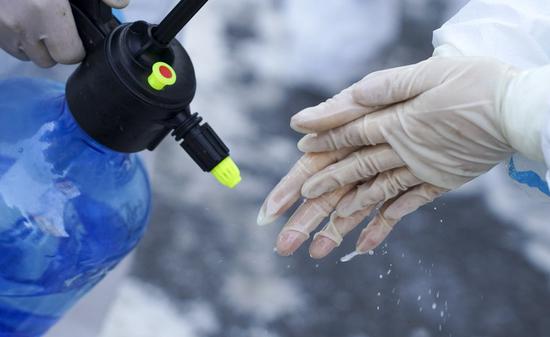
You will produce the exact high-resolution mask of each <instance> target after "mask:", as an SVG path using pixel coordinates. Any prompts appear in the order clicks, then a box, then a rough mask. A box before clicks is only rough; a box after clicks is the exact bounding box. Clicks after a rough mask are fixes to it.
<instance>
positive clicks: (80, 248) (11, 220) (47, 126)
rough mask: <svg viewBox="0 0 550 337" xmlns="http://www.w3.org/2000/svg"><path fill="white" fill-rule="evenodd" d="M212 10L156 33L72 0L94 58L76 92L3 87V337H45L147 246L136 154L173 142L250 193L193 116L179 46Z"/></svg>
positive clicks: (187, 3) (146, 194) (176, 14)
mask: <svg viewBox="0 0 550 337" xmlns="http://www.w3.org/2000/svg"><path fill="white" fill-rule="evenodd" d="M205 3H206V0H201V1H195V0H184V1H181V2H180V3H179V4H178V5H177V6H176V7H175V8H174V10H173V11H172V12H171V13H170V14H169V15H168V16H167V17H166V19H165V20H163V22H162V23H161V24H159V25H158V26H157V25H150V24H148V23H146V22H143V21H140V22H135V23H129V24H124V25H121V24H120V23H119V22H118V21H117V20H116V19H115V18H114V17H113V16H112V14H111V11H110V9H109V8H108V7H107V6H105V5H103V4H102V2H101V1H100V0H71V4H72V7H73V13H74V16H75V20H76V22H77V26H78V28H79V32H80V35H81V37H82V40H83V42H84V44H85V47H86V49H87V56H86V59H85V60H84V61H83V63H82V64H81V65H80V66H79V68H78V69H77V70H76V71H75V73H74V74H73V75H72V76H71V77H70V79H69V81H68V82H67V85H66V87H65V88H64V87H63V86H62V85H60V84H57V83H53V82H48V81H43V80H32V79H11V80H6V81H2V82H0V215H1V217H0V337H15V336H17V337H36V336H42V335H43V334H44V333H45V332H46V331H47V330H48V329H49V328H50V327H51V326H52V325H53V324H55V322H57V321H58V320H59V318H60V317H61V316H62V315H63V313H65V312H66V311H67V310H68V309H69V308H70V307H71V306H72V305H73V304H74V303H75V302H76V301H77V300H78V299H79V298H80V297H82V296H83V295H84V294H85V293H86V292H87V291H89V290H90V289H91V288H92V287H93V286H94V285H96V284H97V283H98V282H99V281H101V279H102V278H103V277H104V276H105V275H106V273H108V272H109V271H110V270H111V269H112V268H114V267H115V266H116V265H117V264H118V263H119V262H120V261H121V260H122V259H123V258H124V257H125V256H126V255H127V254H128V253H129V252H130V251H131V250H132V249H133V248H134V247H135V246H136V244H137V243H138V242H139V240H140V238H141V237H142V236H143V234H144V231H145V228H146V224H147V220H148V215H149V209H150V203H151V200H150V190H149V182H148V178H147V174H146V172H145V169H144V167H143V164H142V163H141V161H140V160H139V158H138V157H137V156H136V155H135V154H134V153H136V152H139V151H142V150H145V149H148V150H154V149H155V147H157V145H158V144H159V143H160V142H161V141H162V140H163V139H164V138H166V137H167V136H168V135H171V136H173V137H174V138H175V139H176V140H177V141H178V142H180V144H181V146H182V148H183V149H184V150H185V151H186V152H187V153H188V154H189V155H190V156H191V157H192V158H193V160H194V161H195V162H196V163H197V164H198V165H199V166H200V167H201V168H202V169H203V170H204V171H207V172H211V173H212V174H213V175H214V176H215V177H216V178H217V179H218V180H219V181H220V182H221V183H222V184H224V185H226V186H228V187H231V188H232V187H235V186H236V185H237V184H238V182H239V181H240V174H239V170H238V168H237V166H236V165H235V164H234V162H233V161H232V160H231V158H230V157H229V150H228V148H227V147H226V146H225V145H224V143H223V142H222V141H221V140H220V138H219V137H218V136H217V135H216V133H215V132H214V131H213V129H212V128H211V127H210V126H209V125H208V124H203V123H202V119H201V118H200V117H199V116H198V114H191V113H190V109H189V104H190V103H191V101H192V99H193V97H194V94H195V86H196V83H195V76H194V70H193V65H192V63H191V60H190V58H189V56H188V55H187V53H186V52H185V50H184V49H183V47H182V46H181V45H180V44H179V43H178V42H177V41H176V40H174V37H175V35H176V34H177V33H178V32H179V31H180V30H181V29H182V28H183V26H184V25H185V24H186V23H187V22H188V21H189V20H190V19H191V18H192V17H193V16H194V15H195V14H196V13H197V12H198V10H199V9H200V8H201V7H202V6H203V5H204V4H205Z"/></svg>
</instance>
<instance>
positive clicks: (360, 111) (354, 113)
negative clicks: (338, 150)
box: [290, 84, 378, 134]
mask: <svg viewBox="0 0 550 337" xmlns="http://www.w3.org/2000/svg"><path fill="white" fill-rule="evenodd" d="M355 86H357V84H355V85H353V86H351V87H350V88H347V89H345V90H344V91H342V92H341V93H339V94H338V95H336V96H334V97H333V98H330V99H329V100H327V101H326V102H323V103H321V104H319V105H317V106H315V107H311V108H307V109H305V110H302V111H300V112H299V113H297V114H296V115H294V116H293V117H292V120H291V121H290V126H291V127H292V129H294V130H295V131H297V132H300V133H304V134H307V133H316V132H323V131H327V130H330V129H334V128H337V127H340V126H342V125H345V124H347V123H349V122H351V121H354V120H356V119H358V118H359V117H362V116H364V115H366V114H369V113H372V112H374V111H376V110H378V108H377V107H365V106H363V105H361V104H359V103H357V102H356V101H355V98H354V97H353V92H354V88H355Z"/></svg>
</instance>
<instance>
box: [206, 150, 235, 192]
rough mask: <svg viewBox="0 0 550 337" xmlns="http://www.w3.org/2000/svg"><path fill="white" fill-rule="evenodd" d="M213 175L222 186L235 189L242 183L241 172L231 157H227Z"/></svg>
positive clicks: (213, 171)
mask: <svg viewBox="0 0 550 337" xmlns="http://www.w3.org/2000/svg"><path fill="white" fill-rule="evenodd" d="M210 173H212V175H213V176H214V177H215V178H216V179H217V180H218V181H219V182H220V184H222V185H224V186H226V187H229V188H235V187H237V185H239V183H240V182H241V180H242V179H241V171H240V170H239V167H238V166H237V164H235V162H234V161H233V159H231V157H227V158H225V159H224V160H222V162H221V163H219V164H218V166H216V167H214V169H213V170H212V171H211V172H210Z"/></svg>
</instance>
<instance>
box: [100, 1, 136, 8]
mask: <svg viewBox="0 0 550 337" xmlns="http://www.w3.org/2000/svg"><path fill="white" fill-rule="evenodd" d="M103 3H105V4H106V5H107V6H109V7H111V8H117V9H121V8H124V7H126V6H128V4H129V3H130V0H103Z"/></svg>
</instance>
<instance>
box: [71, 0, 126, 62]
mask: <svg viewBox="0 0 550 337" xmlns="http://www.w3.org/2000/svg"><path fill="white" fill-rule="evenodd" d="M69 2H70V3H71V7H72V11H73V16H74V19H75V22H76V27H77V28H78V33H79V34H80V38H81V39H82V43H84V48H85V49H86V51H90V50H92V49H94V48H95V47H96V46H98V45H101V43H102V42H103V40H105V38H106V37H107V36H109V34H110V33H111V32H112V31H113V29H115V28H116V27H117V26H118V25H120V22H119V21H118V20H117V19H116V18H115V17H114V16H113V13H112V10H111V8H110V7H109V6H107V5H106V4H104V3H103V1H101V0H70V1H69Z"/></svg>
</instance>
